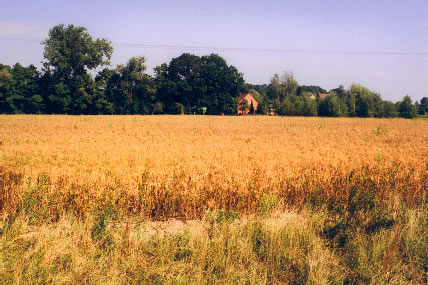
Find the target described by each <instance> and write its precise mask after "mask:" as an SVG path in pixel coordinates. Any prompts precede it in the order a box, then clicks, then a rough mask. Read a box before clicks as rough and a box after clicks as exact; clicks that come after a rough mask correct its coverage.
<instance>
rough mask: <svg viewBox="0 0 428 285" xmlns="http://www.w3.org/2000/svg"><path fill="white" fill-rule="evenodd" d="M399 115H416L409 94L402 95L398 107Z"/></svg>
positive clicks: (403, 116) (405, 116)
mask: <svg viewBox="0 0 428 285" xmlns="http://www.w3.org/2000/svg"><path fill="white" fill-rule="evenodd" d="M399 113H400V117H402V118H408V119H413V118H415V117H416V114H417V113H416V107H415V105H413V103H412V98H410V96H409V95H406V96H404V98H403V101H401V103H400V107H399Z"/></svg>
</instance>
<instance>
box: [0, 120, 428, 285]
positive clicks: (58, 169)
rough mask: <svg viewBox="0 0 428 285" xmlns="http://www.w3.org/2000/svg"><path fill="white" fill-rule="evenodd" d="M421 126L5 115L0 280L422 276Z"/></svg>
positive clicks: (318, 280)
mask: <svg viewBox="0 0 428 285" xmlns="http://www.w3.org/2000/svg"><path fill="white" fill-rule="evenodd" d="M427 130H428V121H426V120H404V119H359V118H299V117H295V118H291V117H266V116H240V117H224V116H213V117H211V116H30V115H25V116H19V115H17V116H6V115H1V116H0V179H1V181H0V186H1V189H0V211H1V215H2V216H1V217H2V218H1V222H0V229H1V230H0V232H1V233H0V235H1V236H0V239H1V252H2V256H1V258H0V273H1V274H0V281H2V278H3V281H5V282H6V283H27V282H33V283H65V284H66V283H105V282H107V283H112V284H117V283H172V284H176V283H182V284H187V283H223V284H224V283H231V284H241V283H246V284H248V283H249V284H259V283H267V284H269V283H270V284H272V283H275V284H276V283H294V284H302V283H303V284H304V283H315V284H323V283H335V284H342V283H343V284H345V283H348V284H367V283H379V282H381V283H382V282H386V283H395V284H404V283H414V284H419V283H423V282H426V276H427V265H426V260H427V258H428V253H427V251H428V250H427V239H426V236H428V232H427V211H426V206H427V197H426V192H427V185H428V184H427V178H428V175H427V166H428V160H427V157H428V132H427ZM171 221H173V222H171ZM174 223H175V224H174ZM177 223H178V228H177ZM171 224H174V225H175V226H173V227H172V229H171V228H170V225H171ZM161 228H162V229H161ZM62 241H63V242H62ZM2 283H3V282H2Z"/></svg>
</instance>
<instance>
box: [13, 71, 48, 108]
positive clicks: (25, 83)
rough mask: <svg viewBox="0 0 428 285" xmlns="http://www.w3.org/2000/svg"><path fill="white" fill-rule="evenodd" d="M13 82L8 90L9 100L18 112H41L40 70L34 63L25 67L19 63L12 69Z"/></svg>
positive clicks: (42, 106) (42, 105)
mask: <svg viewBox="0 0 428 285" xmlns="http://www.w3.org/2000/svg"><path fill="white" fill-rule="evenodd" d="M11 75H12V78H13V80H12V82H11V84H10V86H9V90H8V92H7V99H6V100H7V102H8V103H9V105H10V108H11V109H12V111H13V112H14V113H16V114H19V113H31V114H41V113H43V111H44V104H43V98H42V97H41V96H40V94H39V93H40V92H39V76H40V74H39V72H38V71H37V69H36V67H35V66H34V65H30V66H29V67H23V66H22V65H21V64H19V63H17V64H15V65H14V66H13V68H12V70H11Z"/></svg>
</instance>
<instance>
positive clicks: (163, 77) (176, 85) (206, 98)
mask: <svg viewBox="0 0 428 285" xmlns="http://www.w3.org/2000/svg"><path fill="white" fill-rule="evenodd" d="M155 74H156V76H155V82H156V86H157V90H158V98H159V100H160V101H161V102H162V103H163V107H164V111H166V112H167V113H177V106H180V108H183V109H184V110H183V111H185V112H187V113H193V112H196V111H197V110H199V109H200V108H201V107H206V108H207V113H208V114H221V113H225V114H234V113H236V110H237V97H238V96H239V94H240V92H241V91H243V89H244V80H243V78H242V74H241V73H239V72H238V70H237V69H236V68H235V67H233V66H229V65H227V63H226V61H225V60H224V59H223V58H222V57H220V56H218V55H216V54H211V55H209V56H202V57H199V56H196V55H191V54H186V53H185V54H182V55H181V56H179V57H177V58H174V59H172V60H171V62H170V63H169V65H167V64H163V65H161V66H158V67H156V68H155ZM178 104H179V105H178Z"/></svg>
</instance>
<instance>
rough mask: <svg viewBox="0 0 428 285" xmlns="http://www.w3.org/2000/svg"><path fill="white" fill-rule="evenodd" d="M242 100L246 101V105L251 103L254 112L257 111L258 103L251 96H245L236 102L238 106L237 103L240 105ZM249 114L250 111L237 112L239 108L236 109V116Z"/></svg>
mask: <svg viewBox="0 0 428 285" xmlns="http://www.w3.org/2000/svg"><path fill="white" fill-rule="evenodd" d="M242 100H247V102H248V105H251V102H253V108H254V111H257V108H258V106H259V102H257V100H256V99H255V98H254V97H253V96H251V94H249V93H248V94H247V95H246V96H245V97H244V98H242V99H241V100H240V101H239V102H238V104H239V103H241V102H242ZM249 112H250V110H247V111H245V112H242V111H241V110H239V108H238V114H240V115H246V114H248V113H249Z"/></svg>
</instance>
